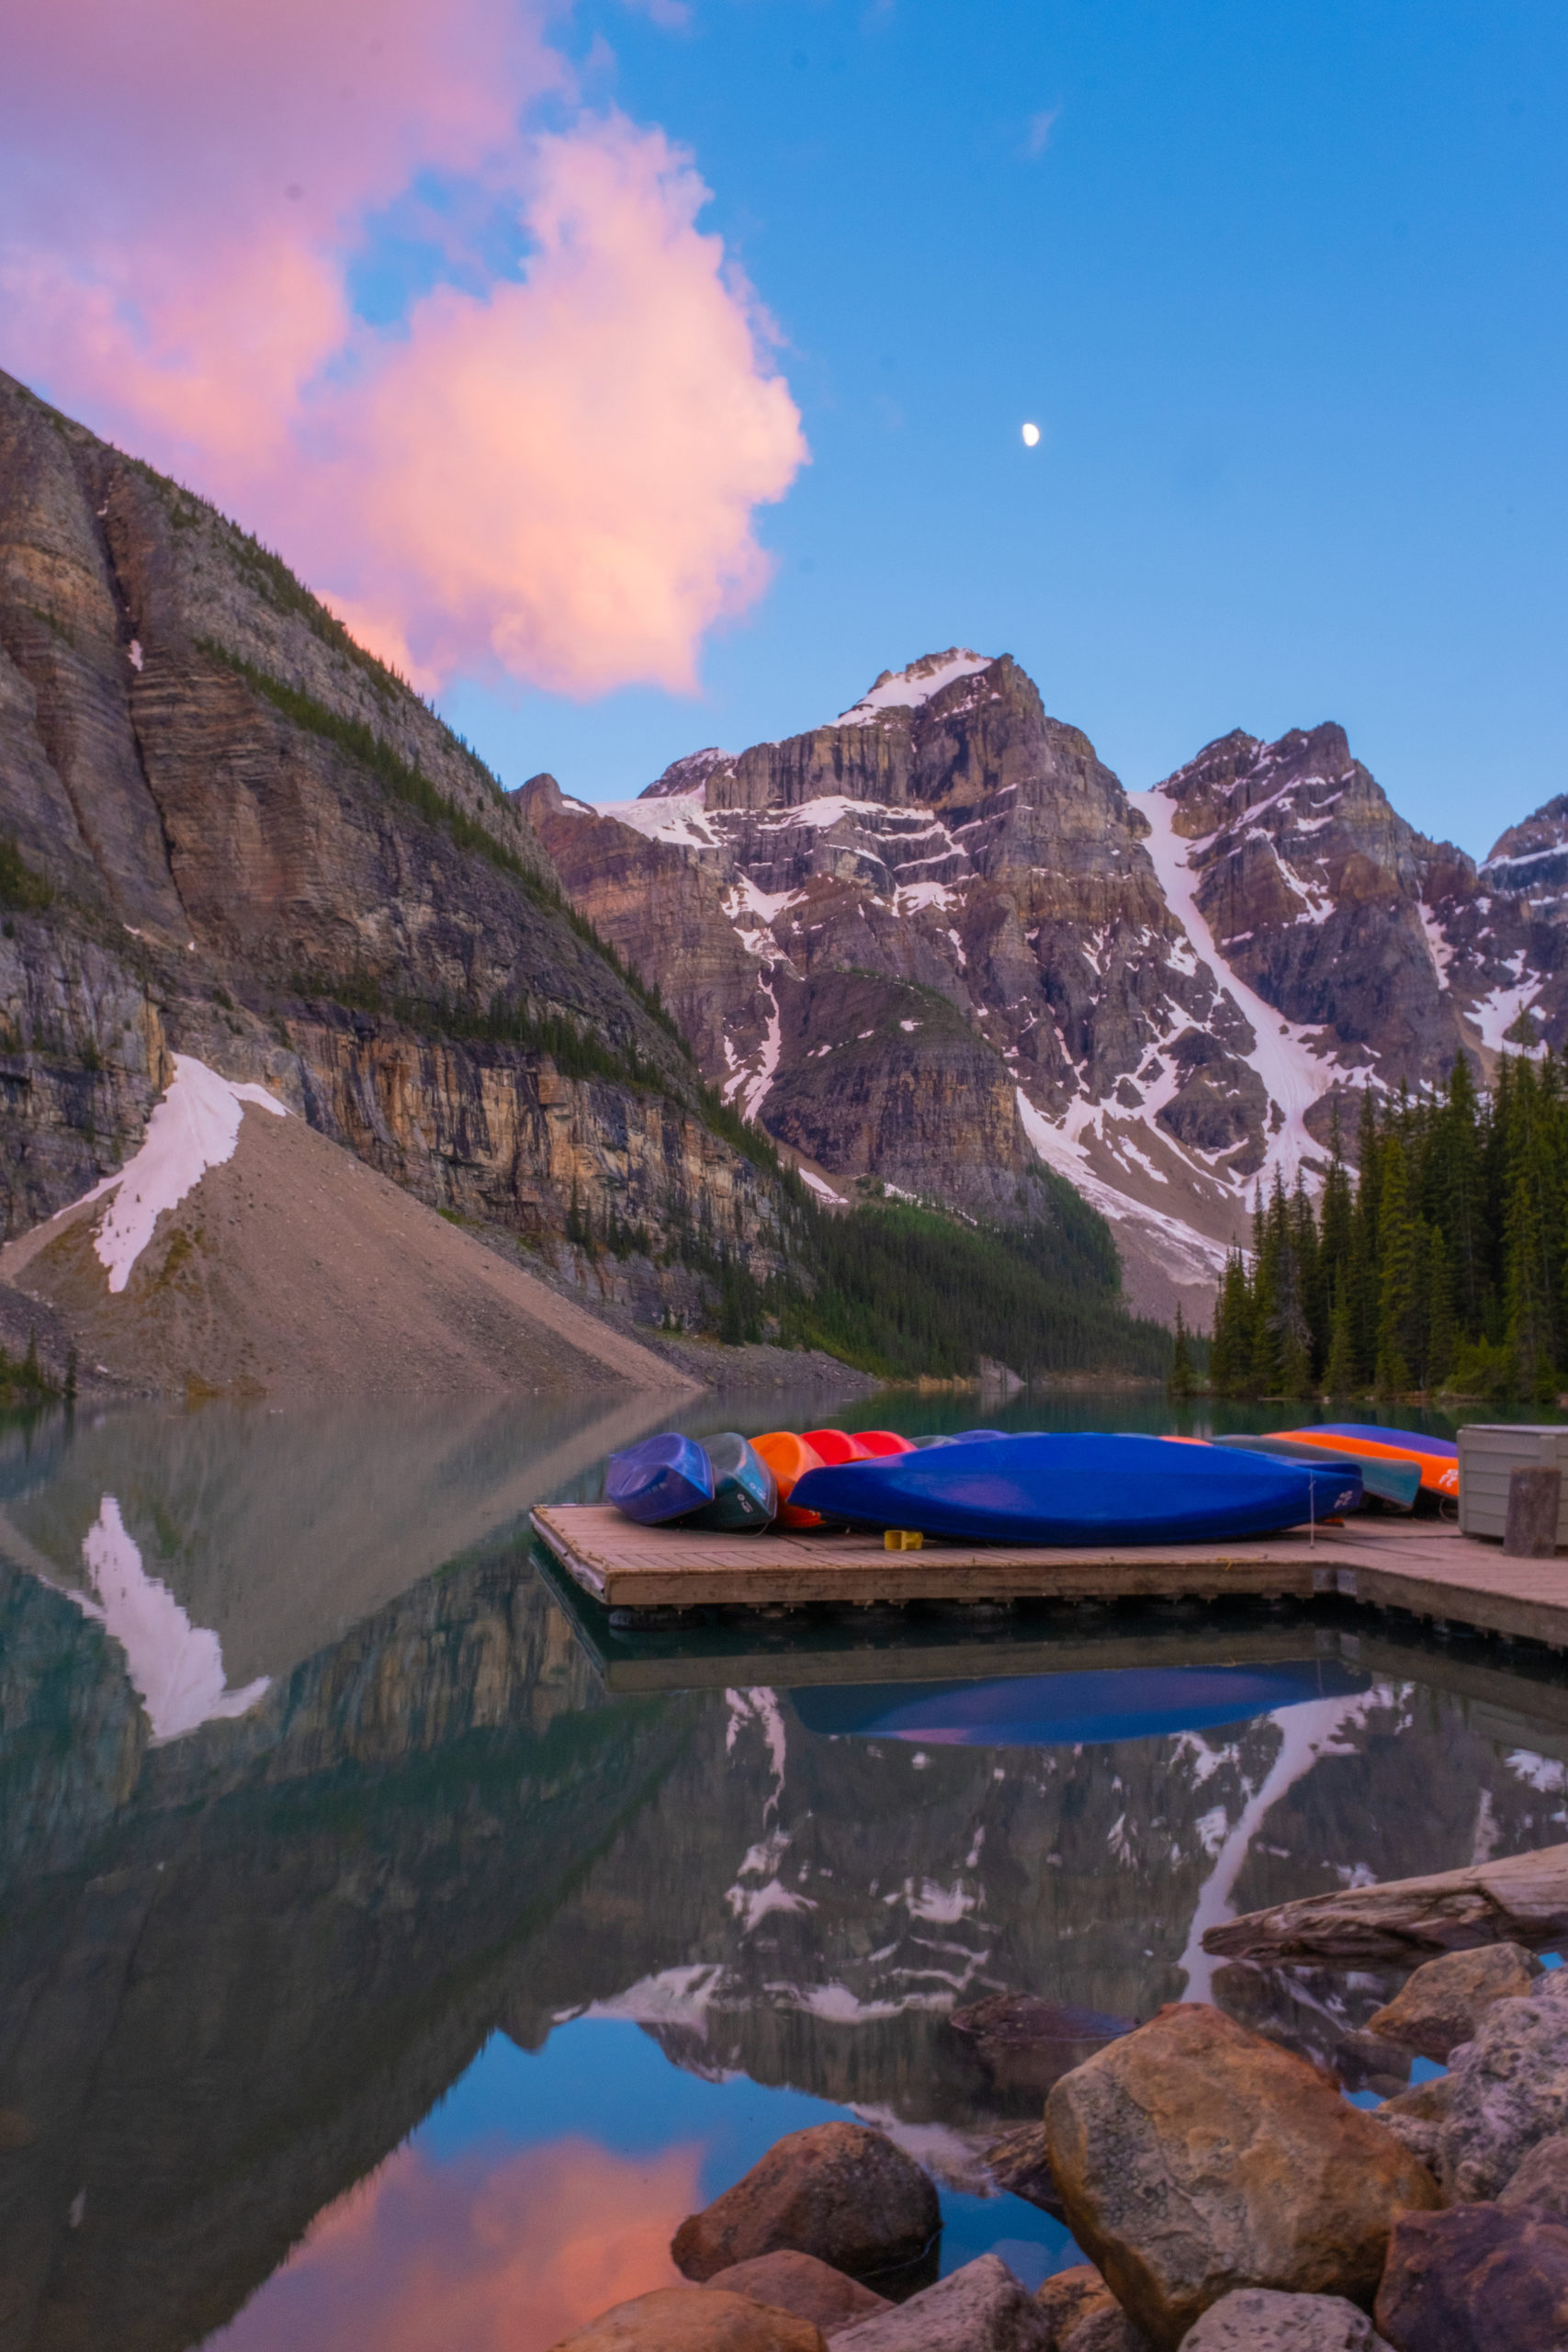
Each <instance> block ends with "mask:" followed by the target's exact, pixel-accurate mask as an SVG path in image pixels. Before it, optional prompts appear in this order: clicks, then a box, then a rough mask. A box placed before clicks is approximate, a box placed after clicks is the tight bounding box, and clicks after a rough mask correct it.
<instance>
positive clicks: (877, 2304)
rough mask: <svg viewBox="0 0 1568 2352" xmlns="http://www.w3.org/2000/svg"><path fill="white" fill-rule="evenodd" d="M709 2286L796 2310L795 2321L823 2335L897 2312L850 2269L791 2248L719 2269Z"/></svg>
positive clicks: (712, 2289)
mask: <svg viewBox="0 0 1568 2352" xmlns="http://www.w3.org/2000/svg"><path fill="white" fill-rule="evenodd" d="M707 2283H708V2291H709V2292H710V2293H712V2292H713V2291H714V2290H716V2289H717V2290H722V2292H724V2293H725V2294H728V2295H749V2296H750V2299H751V2301H753V2302H754V2303H771V2304H772V2305H773V2308H774V2310H776V2311H781V2312H794V2313H795V2317H796V2319H808V2320H809V2321H810V2322H811V2324H812V2325H813V2327H818V2328H820V2329H821V2331H822V2333H823V2335H838V2334H839V2333H840V2330H841V2329H843V2328H846V2327H853V2326H854V2325H855V2324H856V2322H857V2321H859V2320H863V2319H874V2317H875V2315H876V2313H877V2312H886V2311H891V2310H892V2308H893V2306H892V2304H891V2303H890V2302H889V2301H887V2299H886V2296H884V2295H876V2294H873V2292H872V2290H871V2289H870V2288H869V2287H863V2286H862V2285H861V2283H860V2280H859V2279H858V2278H851V2277H850V2276H849V2275H848V2273H847V2272H846V2271H842V2270H835V2269H834V2267H833V2266H832V2264H831V2263H829V2262H819V2261H818V2259H817V2256H815V2255H814V2254H796V2253H795V2252H793V2251H791V2250H789V2249H787V2248H786V2249H784V2251H782V2252H780V2253H778V2254H760V2255H756V2256H753V2257H752V2259H751V2260H750V2262H737V2263H732V2264H731V2266H730V2267H729V2268H728V2270H720V2271H716V2273H715V2275H714V2276H713V2278H710V2279H709V2280H708V2282H707Z"/></svg>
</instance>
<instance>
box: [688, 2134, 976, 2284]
mask: <svg viewBox="0 0 1568 2352" xmlns="http://www.w3.org/2000/svg"><path fill="white" fill-rule="evenodd" d="M941 2227H942V2209H941V2207H940V2206H939V2204H938V2202H937V2194H936V2190H935V2188H933V2187H932V2185H931V2180H930V2179H929V2177H927V2175H926V2174H925V2173H923V2172H922V2171H921V2170H920V2167H919V2165H918V2164H916V2163H915V2161H914V2159H913V2157H912V2156H907V2155H906V2154H904V2151H903V2150H902V2148H898V2147H896V2146H895V2145H894V2143H893V2142H892V2141H891V2140H890V2139H888V2137H887V2135H886V2132H884V2131H868V2130H867V2129H866V2127H865V2125H864V2124H862V2123H817V2124H813V2125H812V2126H811V2128H810V2129H809V2130H808V2131H792V2132H790V2133H789V2134H788V2135H787V2137H786V2138H784V2139H783V2140H780V2141H778V2142H777V2143H775V2145H774V2146H773V2147H771V2148H770V2149H769V2150H768V2153H767V2154H766V2155H765V2156H763V2157H762V2158H761V2160H760V2162H758V2163H757V2164H754V2165H752V2167H751V2169H750V2172H749V2173H747V2174H746V2175H745V2177H744V2178H743V2179H740V2180H738V2181H737V2182H736V2183H735V2185H734V2187H733V2188H727V2189H726V2190H725V2192H724V2194H723V2196H722V2197H716V2198H715V2199H714V2201H713V2203H712V2204H711V2205H708V2206H705V2208H704V2210H703V2211H701V2212H700V2213H691V2214H688V2215H687V2217H686V2219H685V2221H683V2222H682V2224H681V2226H680V2228H679V2229H678V2230H677V2231H676V2233H675V2235H674V2238H673V2240H672V2241H671V2247H670V2251H671V2256H673V2258H674V2262H675V2267H676V2268H677V2269H678V2270H681V2271H683V2272H684V2273H685V2275H686V2277H687V2278H695V2279H699V2280H705V2279H709V2278H713V2277H714V2275H715V2274H716V2272H717V2271H720V2270H728V2269H729V2268H730V2267H732V2266H733V2265H734V2264H736V2263H739V2262H747V2261H750V2259H752V2257H753V2256H757V2255H762V2254H778V2253H782V2252H784V2251H789V2252H793V2253H795V2254H814V2255H815V2256H817V2258H818V2261H819V2262H826V2263H829V2264H830V2265H831V2266H832V2267H833V2268H834V2269H836V2270H845V2271H848V2272H849V2273H850V2275H851V2276H852V2278H874V2277H875V2276H876V2275H877V2274H878V2273H881V2272H888V2271H896V2270H898V2269H901V2268H903V2267H906V2266H908V2265H909V2264H911V2263H915V2262H918V2261H919V2258H920V2256H921V2255H922V2254H924V2252H925V2250H926V2248H927V2246H928V2245H930V2244H931V2240H932V2239H933V2238H934V2237H935V2235H936V2233H937V2232H938V2230H939V2229H940V2228H941Z"/></svg>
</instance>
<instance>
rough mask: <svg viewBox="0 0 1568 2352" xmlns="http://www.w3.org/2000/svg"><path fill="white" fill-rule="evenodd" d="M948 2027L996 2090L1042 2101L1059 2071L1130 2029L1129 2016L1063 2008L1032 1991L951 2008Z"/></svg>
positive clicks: (996, 1995) (1065, 2070) (1063, 2072)
mask: <svg viewBox="0 0 1568 2352" xmlns="http://www.w3.org/2000/svg"><path fill="white" fill-rule="evenodd" d="M948 2025H949V2027H950V2028H951V2030H953V2032H954V2033H956V2034H961V2035H962V2036H963V2038H964V2040H965V2041H968V2042H970V2043H972V2044H973V2046H974V2050H975V2054H976V2057H977V2058H978V2059H979V2061H980V2063H981V2064H982V2065H983V2066H984V2067H985V2069H986V2072H987V2074H988V2075H990V2077H991V2080H992V2081H993V2082H994V2083H995V2084H996V2086H997V2087H998V2090H1004V2091H1016V2092H1019V2093H1021V2094H1022V2095H1024V2096H1027V2097H1029V2098H1042V2099H1043V2098H1044V2097H1045V2094H1046V2092H1047V2091H1048V2090H1049V2089H1050V2087H1051V2086H1052V2084H1053V2083H1055V2082H1057V2081H1059V2080H1060V2078H1061V2076H1062V2075H1067V2074H1071V2072H1072V2070H1073V2068H1074V2067H1075V2066H1081V2065H1082V2064H1083V2062H1084V2060H1085V2059H1086V2058H1092V2057H1093V2055H1094V2053H1095V2052H1096V2051H1097V2050H1103V2049H1104V2047H1105V2044H1106V2043H1107V2042H1108V2041H1116V2040H1118V2039H1119V2037H1120V2036H1121V2035H1122V2034H1124V2033H1131V2032H1132V2030H1133V2027H1132V2021H1131V2019H1130V2018H1111V2017H1104V2016H1102V2015H1101V2014H1100V2011H1099V2010H1098V2009H1075V2008H1069V2007H1065V2006H1064V2005H1063V2004H1062V2003H1061V2002H1059V2001H1043V2000H1041V1999H1040V1998H1039V1996H1037V1995H1036V1994H1033V1993H993V1994H992V1995H991V1996H990V1997H989V1998H988V1999H987V2000H984V2001H976V2002H975V2003H974V2004H973V2005H972V2006H971V2007H969V2008H966V2009H954V2010H953V2014H952V2016H951V2017H950V2018H948Z"/></svg>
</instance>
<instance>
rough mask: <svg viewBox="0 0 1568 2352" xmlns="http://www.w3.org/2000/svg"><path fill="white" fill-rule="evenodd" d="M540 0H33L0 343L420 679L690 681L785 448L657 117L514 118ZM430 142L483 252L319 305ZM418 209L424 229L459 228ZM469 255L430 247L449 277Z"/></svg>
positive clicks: (25, 42)
mask: <svg viewBox="0 0 1568 2352" xmlns="http://www.w3.org/2000/svg"><path fill="white" fill-rule="evenodd" d="M546 29H547V11H546V9H545V8H544V6H542V5H541V0H536V5H535V6H533V8H532V9H531V10H530V8H529V7H528V6H521V7H519V6H511V5H508V0H269V5H268V6H267V7H265V8H243V7H240V6H233V5H230V6H212V5H211V0H147V5H144V6H138V7H134V8H130V7H127V6H124V5H123V0H116V5H115V6H110V5H108V0H51V6H49V7H47V8H42V9H36V10H30V11H24V12H18V16H17V24H16V26H15V28H14V29H13V28H8V32H7V44H6V74H5V75H4V77H3V78H0V158H3V160H0V220H4V223H5V226H4V229H3V230H0V364H4V365H6V366H7V367H9V368H12V369H13V370H14V371H16V372H17V373H18V374H21V375H23V376H24V377H26V378H28V379H29V380H32V381H34V382H35V383H38V384H39V386H40V388H42V389H45V390H47V391H48V392H49V393H50V395H51V397H53V398H55V399H57V400H58V401H61V402H62V404H64V405H66V406H68V407H70V408H72V409H73V410H74V411H76V412H77V413H81V414H83V415H84V416H85V418H86V419H87V421H88V422H90V423H92V424H96V426H98V427H99V428H100V429H101V430H105V431H107V432H109V433H111V434H112V435H114V437H115V438H117V439H118V440H120V441H121V442H123V443H124V444H126V445H127V446H128V447H132V448H134V449H136V450H137V451H138V452H139V453H141V454H143V455H146V456H148V457H150V458H152V460H153V461H154V462H155V463H159V464H162V465H164V466H166V467H168V468H169V469H172V470H174V471H175V472H177V473H179V474H180V475H181V476H182V478H184V479H185V480H186V481H190V482H191V483H192V484H193V486H195V487H197V488H199V489H201V490H203V491H205V492H207V493H208V494H209V495H210V496H212V497H214V498H215V499H216V500H217V501H218V502H219V503H220V504H221V505H223V506H224V507H225V508H226V509H228V510H229V511H231V512H232V513H235V514H237V515H239V516H240V517H241V518H242V519H243V521H245V522H246V523H247V524H248V525H250V526H254V527H255V528H257V529H259V530H260V531H261V532H262V534H263V535H264V536H265V537H267V538H269V539H270V540H272V541H274V542H275V543H276V544H277V545H279V546H280V547H281V548H282V549H283V551H284V552H285V554H286V555H288V557H289V558H290V559H291V560H293V561H294V562H295V563H296V564H297V565H298V566H299V568H300V569H302V570H303V571H305V572H306V574H307V576H308V577H309V578H310V580H311V582H312V584H313V585H315V586H317V587H319V588H320V589H321V590H322V591H323V592H324V593H326V594H329V595H330V596H332V598H333V602H334V603H336V604H338V605H340V607H341V608H342V609H344V613H345V616H346V617H348V618H349V619H350V621H351V623H352V624H355V625H357V626H358V627H359V628H361V630H362V631H363V632H364V633H366V634H367V636H369V637H370V638H371V639H373V640H374V641H375V642H376V643H377V644H378V646H379V647H380V648H381V649H382V650H387V651H389V652H390V653H391V654H393V655H394V656H395V657H396V658H398V659H400V661H402V662H404V663H405V665H407V666H409V667H411V668H412V670H413V671H414V673H416V674H417V675H418V676H419V677H420V679H421V681H422V683H424V684H437V683H440V682H441V681H443V680H445V679H446V678H448V677H450V676H452V675H453V674H455V673H458V672H468V673H473V672H476V671H478V672H480V673H482V672H486V671H491V672H502V673H509V674H511V675H512V676H514V677H517V678H522V679H527V680H530V681H532V682H534V683H536V684H546V685H548V686H551V687H555V688H558V689H560V690H563V691H566V692H570V693H579V694H593V693H599V692H603V691H604V690H606V689H608V688H610V687H613V686H616V685H621V684H627V683H630V682H632V681H637V680H649V681H653V682H656V683H658V684H663V685H666V686H671V687H675V688H681V687H688V686H690V685H691V684H692V683H693V681H694V668H695V662H696V657H697V652H698V650H699V647H700V642H701V639H702V636H703V634H704V632H705V630H706V629H707V628H710V627H711V626H712V625H713V624H714V623H715V622H716V620H718V619H720V618H722V617H724V616H727V615H731V614H734V613H738V612H739V611H742V610H744V609H745V607H746V606H747V605H749V604H750V602H751V601H752V600H753V599H754V598H755V597H756V596H757V595H758V594H760V592H761V588H762V586H763V584H764V583H765V581H766V577H767V566H766V562H765V559H764V558H763V556H762V553H761V548H760V547H759V545H758V542H757V539H756V536H755V529H754V513H755V509H756V507H757V506H758V505H759V504H760V503H763V502H765V501H768V500H771V499H775V498H778V497H780V496H782V495H783V493H784V490H785V489H786V488H787V487H788V484H789V482H790V481H791V479H792V478H793V476H794V473H795V469H796V468H797V467H798V466H799V465H800V464H801V463H802V462H803V461H804V459H805V456H806V451H805V447H804V443H803V441H802V439H801V435H800V426H799V419H798V415H797V413H796V411H795V406H794V403H793V401H791V399H790V396H789V392H788V390H787V387H786V385H785V384H784V380H783V379H782V377H781V376H780V375H779V374H778V373H777V371H776V368H775V367H774V364H773V360H772V358H771V356H770V345H769V339H768V334H767V329H766V325H765V322H762V321H761V318H760V316H759V314H758V312H757V311H756V308H755V305H754V303H753V301H752V300H751V298H750V294H749V292H748V290H747V288H745V286H744V284H743V283H742V282H741V281H740V280H739V278H738V277H737V275H736V274H735V273H734V271H733V270H731V269H729V268H728V267H727V266H726V261H725V255H724V251H723V247H722V244H721V243H720V241H719V240H718V239H717V238H716V237H714V236H711V235H706V236H705V235H703V234H702V233H700V232H699V231H698V229H697V227H696V225H695V224H696V217H697V214H698V212H699V211H700V209H701V207H702V205H703V204H704V203H705V200H706V191H705V189H704V187H703V186H702V184H701V182H700V180H699V179H698V177H697V176H696V174H695V172H694V170H693V168H692V166H691V164H690V163H689V161H688V160H687V159H685V158H684V157H682V155H680V154H679V153H676V152H675V151H674V150H672V149H671V147H670V145H669V144H668V142H667V141H665V140H664V138H663V137H662V135H661V134H660V133H659V132H658V131H656V130H654V131H649V130H640V129H638V128H637V127H635V126H633V125H632V124H630V123H628V122H626V120H625V119H623V118H621V117H619V116H616V115H611V116H609V117H607V118H606V117H590V116H587V115H584V114H582V113H578V114H577V115H576V116H575V118H574V119H573V120H572V127H571V128H570V130H566V131H557V132H554V133H551V134H548V135H542V134H539V133H537V132H536V131H530V130H527V129H526V128H525V117H526V115H527V111H528V109H529V107H532V106H534V105H535V104H536V102H537V101H538V100H539V99H540V98H542V97H544V96H552V97H554V98H555V99H556V100H557V101H558V102H561V103H564V104H566V105H568V106H570V103H571V101H572V98H573V91H572V87H571V82H570V73H569V70H568V68H567V67H566V65H565V63H564V62H563V61H562V60H561V58H560V57H559V56H558V54H557V53H556V52H555V51H552V50H551V49H550V48H549V47H548V45H547V41H546V40H545V32H546ZM427 171H438V172H441V173H443V174H446V175H457V177H459V178H460V179H461V180H463V181H465V182H466V183H468V185H469V186H470V187H473V188H474V189H475V190H476V191H477V192H478V194H479V196H480V197H481V198H483V207H482V208H481V209H483V208H488V207H489V206H491V205H493V204H494V203H496V202H501V203H502V204H504V205H506V206H507V207H509V208H510V209H512V210H513V213H514V215H515V217H516V218H517V220H519V222H520V224H521V225H522V227H523V228H524V230H525V232H526V235H527V238H528V241H529V257H528V261H527V264H526V267H525V275H524V276H523V277H521V278H520V279H513V278H510V277H502V278H494V277H492V278H491V279H490V281H489V282H488V284H487V285H486V287H485V290H483V291H482V292H475V291H471V290H465V291H458V290H457V288H454V287H451V286H443V287H441V288H438V289H437V290H436V291H435V292H434V293H432V294H430V295H429V296H427V297H426V298H425V299H424V300H422V301H420V302H419V303H418V304H416V305H415V307H414V308H413V310H412V313H411V314H410V316H409V318H408V319H407V321H406V322H404V324H403V326H402V328H401V329H400V331H399V332H397V333H394V334H376V333H374V332H372V331H371V330H370V329H368V328H367V326H366V325H365V324H364V322H362V321H356V320H355V318H354V317H353V316H352V315H351V311H350V304H349V300H348V293H347V270H348V266H349V264H350V262H351V261H352V259H353V258H354V256H355V252H356V250H357V249H358V248H359V246H360V245H361V243H362V241H363V237H364V233H365V227H366V223H367V220H368V219H369V218H370V217H371V216H373V215H374V214H375V213H376V212H377V211H378V210H379V209H382V208H384V207H385V206H387V205H389V204H390V203H391V202H393V201H394V200H395V199H397V198H400V197H401V196H404V195H405V194H406V192H407V191H408V190H409V189H410V187H411V185H412V183H413V182H414V180H415V177H416V175H418V174H420V173H422V172H427ZM449 232H450V233H453V234H457V235H459V236H460V233H461V232H460V231H451V230H450V227H449ZM471 282H472V281H471V279H469V278H466V279H465V285H466V286H468V285H470V284H471Z"/></svg>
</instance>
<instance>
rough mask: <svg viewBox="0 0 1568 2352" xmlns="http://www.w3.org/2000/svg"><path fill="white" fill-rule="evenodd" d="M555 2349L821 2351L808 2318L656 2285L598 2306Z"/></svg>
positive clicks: (739, 2298)
mask: <svg viewBox="0 0 1568 2352" xmlns="http://www.w3.org/2000/svg"><path fill="white" fill-rule="evenodd" d="M554 2352H824V2346H823V2342H822V2338H821V2336H820V2335H819V2334H818V2331H817V2329H816V2328H815V2327H813V2326H812V2324H811V2323H810V2321H809V2320H804V2319H796V2318H795V2317H794V2316H793V2315H792V2314H791V2313H790V2312H784V2311H774V2310H772V2309H770V2308H769V2306H768V2305H767V2304H765V2303H754V2302H752V2301H751V2300H750V2297H749V2296H746V2295H722V2294H715V2293H714V2291H713V2290H712V2288H702V2287H656V2288H655V2289H654V2290H653V2292H652V2293H651V2294H650V2295H636V2296H634V2297H633V2298H632V2300H631V2301H630V2302H627V2303H616V2304H615V2305H614V2306H613V2307H612V2308H611V2309H610V2310H609V2311H607V2312H600V2314H599V2316H598V2318H597V2319H594V2320H590V2321H589V2323H588V2325H587V2326H586V2327H580V2328H579V2329H578V2330H577V2332H576V2334H575V2335H568V2336H565V2337H563V2338H562V2340H561V2342H560V2343H559V2344H558V2345H557V2346H555V2347H554Z"/></svg>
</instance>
